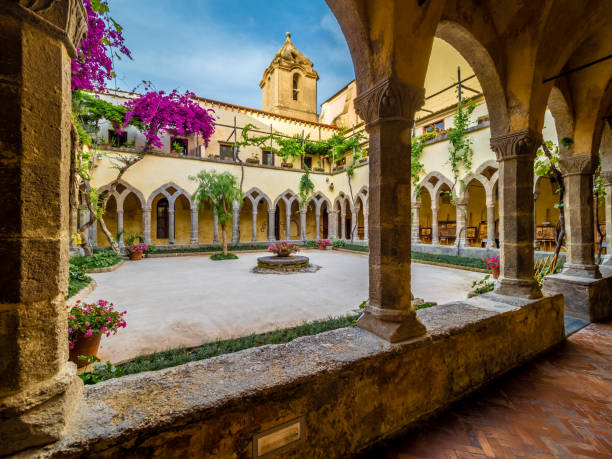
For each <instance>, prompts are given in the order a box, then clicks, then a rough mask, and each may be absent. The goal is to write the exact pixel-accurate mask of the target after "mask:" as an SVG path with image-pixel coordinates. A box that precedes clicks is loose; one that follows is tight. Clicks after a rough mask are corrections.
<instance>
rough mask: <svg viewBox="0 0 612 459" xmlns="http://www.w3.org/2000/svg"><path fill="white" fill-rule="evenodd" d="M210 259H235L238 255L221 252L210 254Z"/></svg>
mask: <svg viewBox="0 0 612 459" xmlns="http://www.w3.org/2000/svg"><path fill="white" fill-rule="evenodd" d="M210 259H211V260H214V261H219V260H237V259H238V255H236V254H233V253H228V254H227V255H225V254H223V253H215V254H214V255H211V256H210Z"/></svg>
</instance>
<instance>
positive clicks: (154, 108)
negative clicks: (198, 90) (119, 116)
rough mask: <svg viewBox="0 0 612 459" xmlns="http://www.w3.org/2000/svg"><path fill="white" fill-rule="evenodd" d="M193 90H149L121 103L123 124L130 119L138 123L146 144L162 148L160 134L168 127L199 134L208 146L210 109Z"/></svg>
mask: <svg viewBox="0 0 612 459" xmlns="http://www.w3.org/2000/svg"><path fill="white" fill-rule="evenodd" d="M195 97H196V96H195V94H193V93H191V92H186V93H185V94H179V92H178V91H177V90H176V89H175V90H174V91H172V92H170V93H166V92H164V91H149V92H147V93H145V94H143V95H141V96H138V97H137V98H135V99H132V100H129V101H128V102H126V103H125V107H126V109H127V114H126V117H125V125H124V128H125V127H127V125H128V124H129V123H131V122H133V121H137V122H139V123H141V124H142V129H141V131H142V133H143V134H144V136H145V138H146V144H147V146H151V147H157V148H162V147H163V143H162V140H161V138H160V136H161V135H162V134H163V133H164V132H166V131H168V130H172V131H173V132H174V133H175V134H179V135H184V134H193V133H196V134H198V135H200V136H201V137H202V138H203V140H204V144H205V145H206V146H208V142H209V141H210V137H211V136H212V134H213V133H214V131H215V120H214V118H213V116H212V115H213V114H214V111H213V110H211V109H205V108H203V107H201V106H200V104H198V103H197V102H196V101H195V100H194V99H195Z"/></svg>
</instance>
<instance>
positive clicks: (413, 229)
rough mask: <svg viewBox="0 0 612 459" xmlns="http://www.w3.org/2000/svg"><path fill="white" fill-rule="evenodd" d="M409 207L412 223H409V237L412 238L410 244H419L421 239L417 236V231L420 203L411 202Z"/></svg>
mask: <svg viewBox="0 0 612 459" xmlns="http://www.w3.org/2000/svg"><path fill="white" fill-rule="evenodd" d="M410 207H411V209H412V221H411V235H410V237H411V238H412V243H413V244H420V242H421V237H420V234H419V229H420V221H419V216H420V212H421V203H420V202H413V203H412V204H411V206H410Z"/></svg>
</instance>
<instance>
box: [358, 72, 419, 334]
mask: <svg viewBox="0 0 612 459" xmlns="http://www.w3.org/2000/svg"><path fill="white" fill-rule="evenodd" d="M423 101H424V90H423V89H422V88H415V87H411V86H409V85H406V84H405V83H402V82H400V81H398V80H396V79H395V78H391V79H386V80H383V81H381V82H379V83H378V84H376V85H374V86H373V87H371V88H369V89H368V90H366V91H364V92H361V94H360V95H359V96H358V97H357V99H356V100H355V107H356V109H357V111H358V113H359V114H360V115H361V118H362V119H364V120H365V122H366V129H367V131H368V134H369V144H370V190H369V203H370V206H369V207H370V215H371V220H370V228H369V233H370V234H369V238H370V264H369V269H370V295H369V301H368V304H367V306H366V308H365V311H364V313H363V315H362V316H361V318H360V319H359V321H358V325H359V326H360V327H361V328H363V329H365V330H368V331H370V332H372V333H374V334H376V335H378V336H380V337H381V338H383V339H385V340H387V341H391V342H397V341H403V340H406V339H410V338H413V337H416V336H421V335H424V334H425V333H426V329H425V326H424V325H423V324H422V323H421V322H420V321H419V320H418V318H417V316H416V313H415V311H414V309H413V307H412V302H411V297H412V295H411V289H410V261H411V260H410V248H411V244H410V242H411V241H410V238H409V237H405V235H404V234H403V232H405V230H406V228H409V227H410V213H411V209H410V197H411V195H412V194H411V192H410V187H411V176H410V160H411V158H410V129H411V128H412V126H413V124H414V113H415V112H416V110H417V109H418V108H419V107H420V106H421V105H422V104H423Z"/></svg>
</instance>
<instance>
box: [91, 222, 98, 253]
mask: <svg viewBox="0 0 612 459" xmlns="http://www.w3.org/2000/svg"><path fill="white" fill-rule="evenodd" d="M89 243H90V244H91V247H92V248H93V247H98V220H97V219H96V221H94V222H93V224H92V225H91V226H90V227H89Z"/></svg>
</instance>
